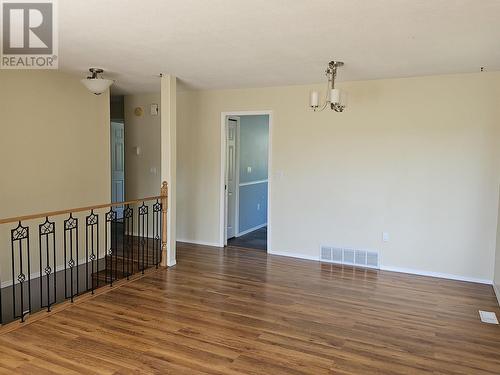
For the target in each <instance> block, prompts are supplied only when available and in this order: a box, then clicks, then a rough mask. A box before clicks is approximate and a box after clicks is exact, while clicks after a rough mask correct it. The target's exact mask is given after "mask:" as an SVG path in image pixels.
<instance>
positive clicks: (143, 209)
mask: <svg viewBox="0 0 500 375" xmlns="http://www.w3.org/2000/svg"><path fill="white" fill-rule="evenodd" d="M147 217H148V206H146V205H145V203H144V202H142V205H141V206H140V207H139V212H138V231H137V232H138V233H137V234H138V236H139V240H138V249H139V252H140V254H141V272H142V273H143V274H144V269H145V266H144V255H145V254H144V253H145V248H144V245H145V244H146V239H145V235H147V234H146V233H145V230H147V228H146V225H147V221H146V220H147Z"/></svg>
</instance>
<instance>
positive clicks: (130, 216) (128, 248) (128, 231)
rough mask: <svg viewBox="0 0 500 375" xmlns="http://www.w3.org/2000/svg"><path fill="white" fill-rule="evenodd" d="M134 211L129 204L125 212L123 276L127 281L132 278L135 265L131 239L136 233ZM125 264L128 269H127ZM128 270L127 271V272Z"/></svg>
mask: <svg viewBox="0 0 500 375" xmlns="http://www.w3.org/2000/svg"><path fill="white" fill-rule="evenodd" d="M133 224H134V210H133V208H131V207H130V205H128V204H127V206H126V208H125V210H123V265H124V271H123V274H124V275H125V274H126V275H127V280H128V279H129V278H130V275H132V273H133V272H134V264H133V254H131V252H132V245H131V242H130V241H131V238H132V236H133V233H134V226H133ZM125 263H127V264H126V267H125ZM125 268H126V271H125Z"/></svg>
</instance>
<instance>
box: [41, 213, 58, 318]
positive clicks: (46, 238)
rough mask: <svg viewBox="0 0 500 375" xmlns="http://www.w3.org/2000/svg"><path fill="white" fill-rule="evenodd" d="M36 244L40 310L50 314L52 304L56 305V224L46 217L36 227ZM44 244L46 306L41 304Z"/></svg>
mask: <svg viewBox="0 0 500 375" xmlns="http://www.w3.org/2000/svg"><path fill="white" fill-rule="evenodd" d="M50 238H52V253H53V254H52V255H53V263H52V267H51V263H50ZM38 243H39V256H40V308H44V307H46V308H47V311H48V312H50V308H51V306H52V305H53V304H55V303H56V299H57V294H56V293H57V286H56V285H57V279H56V273H57V269H56V266H57V262H56V224H55V222H52V221H49V218H48V217H45V222H43V223H42V224H40V225H39V226H38ZM44 243H45V257H46V263H45V264H46V265H45V268H44V269H43V272H44V274H45V278H46V287H47V288H46V289H47V304H45V305H44V304H43V285H42V284H43V275H42V266H43V257H42V250H43V244H44ZM52 274H53V278H52V279H53V282H54V284H53V288H54V295H53V296H52V297H53V298H51V296H50V289H51V288H50V276H51V275H52Z"/></svg>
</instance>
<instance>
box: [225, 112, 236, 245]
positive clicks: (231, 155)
mask: <svg viewBox="0 0 500 375" xmlns="http://www.w3.org/2000/svg"><path fill="white" fill-rule="evenodd" d="M238 122H239V119H238V118H236V117H230V118H228V119H227V121H226V240H227V239H229V238H233V237H234V236H235V235H236V228H235V223H236V189H237V188H238V186H237V180H238V176H237V175H236V173H237V170H238V168H237V166H236V162H237V158H236V137H237V130H238Z"/></svg>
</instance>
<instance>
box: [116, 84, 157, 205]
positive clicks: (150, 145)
mask: <svg viewBox="0 0 500 375" xmlns="http://www.w3.org/2000/svg"><path fill="white" fill-rule="evenodd" d="M124 103H125V104H124V115H125V197H126V200H132V199H139V198H144V197H151V196H156V195H160V187H161V159H160V158H161V138H160V125H161V124H160V122H161V116H160V115H157V116H152V115H151V113H150V105H151V104H158V105H160V93H157V94H138V95H127V96H125V100H124ZM137 107H142V108H143V109H144V113H143V115H142V116H136V115H135V114H134V109H135V108H137ZM135 147H139V148H140V150H141V151H140V154H139V155H137V154H136V153H135Z"/></svg>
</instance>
